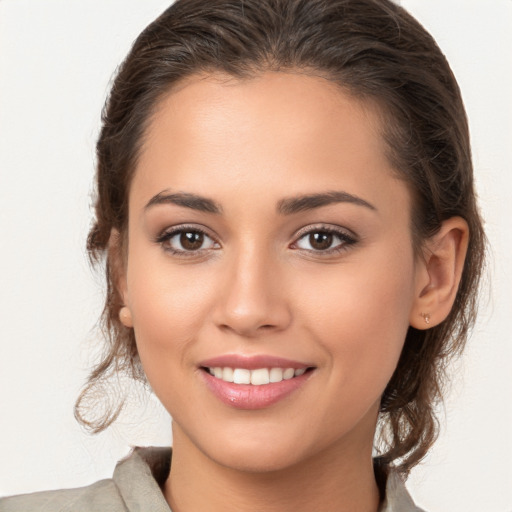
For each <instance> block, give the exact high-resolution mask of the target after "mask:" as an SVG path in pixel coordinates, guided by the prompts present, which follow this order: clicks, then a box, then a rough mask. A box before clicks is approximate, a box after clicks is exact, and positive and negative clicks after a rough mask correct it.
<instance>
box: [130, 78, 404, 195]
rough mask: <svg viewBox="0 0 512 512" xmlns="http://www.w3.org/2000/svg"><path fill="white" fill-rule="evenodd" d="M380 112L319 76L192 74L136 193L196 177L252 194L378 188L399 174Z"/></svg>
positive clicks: (159, 122)
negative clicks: (391, 158)
mask: <svg viewBox="0 0 512 512" xmlns="http://www.w3.org/2000/svg"><path fill="white" fill-rule="evenodd" d="M380 119H381V116H380V115H379V111H378V110H377V108H376V107H375V105H373V104H371V103H369V102H367V101H362V100H360V99H356V98H354V97H353V96H352V95H350V94H348V93H347V92H346V91H344V90H343V89H342V88H341V87H339V86H337V85H336V84H334V83H332V82H331V81H328V80H326V79H325V78H322V77H320V76H311V75H306V74H301V73H283V72H278V73H274V72H267V73H263V74H260V75H258V76H255V77H253V78H250V79H236V78H233V77H228V76H226V75H221V74H215V75H197V76H192V77H189V78H187V79H186V80H184V81H183V82H181V83H180V84H179V86H178V87H176V88H174V89H173V90H172V91H171V92H169V93H168V94H167V95H166V96H165V97H163V98H162V100H161V101H160V103H159V105H158V106H157V109H156V111H155V114H154V116H153V117H152V119H151V121H150V123H149V125H148V128H147V132H146V137H145V142H144V145H143V148H142V151H141V155H140V158H139V163H138V166H137V169H136V174H135V178H134V181H133V184H132V190H131V194H130V195H131V196H132V195H133V194H132V193H133V192H136V193H137V194H136V195H137V196H140V197H146V198H147V199H149V197H151V195H154V194H155V193H158V192H160V191H161V190H163V189H166V188H172V189H174V190H176V189H183V190H185V191H186V189H188V188H190V187H191V188H193V189H194V192H195V193H198V194H201V195H210V194H211V193H212V192H216V193H217V194H218V195H219V197H220V199H222V197H226V198H227V199H229V198H230V194H231V193H236V192H237V191H239V190H240V189H241V187H243V186H247V187H249V188H251V189H252V190H253V192H254V194H253V197H254V198H256V197H267V196H269V195H271V193H272V192H275V194H276V197H277V195H281V196H283V195H295V194H304V193H310V192H317V191H325V190H327V189H337V188H339V187H340V186H342V187H343V188H344V189H349V190H348V191H349V192H350V193H354V194H357V195H362V196H364V195H368V194H369V195H372V194H374V193H377V192H378V191H379V189H380V190H383V187H384V185H385V184H386V183H387V185H389V184H390V182H394V181H396V178H395V172H394V170H393V169H392V167H391V165H390V164H389V162H388V159H387V158H386V146H385V142H384V140H383V137H382V136H381V123H380ZM159 188H160V190H158V189H159ZM314 189H316V190H314ZM258 193H261V194H264V196H261V195H259V196H258Z"/></svg>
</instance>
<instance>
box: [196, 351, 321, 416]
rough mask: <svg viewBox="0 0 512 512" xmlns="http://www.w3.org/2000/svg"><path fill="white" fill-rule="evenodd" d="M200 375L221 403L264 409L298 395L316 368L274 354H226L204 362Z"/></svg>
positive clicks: (244, 407) (234, 406)
mask: <svg viewBox="0 0 512 512" xmlns="http://www.w3.org/2000/svg"><path fill="white" fill-rule="evenodd" d="M199 369H200V370H201V371H200V375H201V376H202V377H203V382H204V383H205V384H206V387H207V388H208V389H209V390H210V391H211V392H212V394H213V395H214V396H216V397H217V398H218V399H219V400H220V401H221V402H223V403H224V404H226V405H229V406H230V407H233V408H236V409H246V410H255V409H264V408H267V407H270V406H271V405H274V404H276V403H278V402H280V401H282V400H283V399H284V398H286V397H289V396H290V395H293V396H297V395H296V391H298V390H300V389H302V388H303V387H304V386H305V385H306V383H307V382H308V381H309V380H310V377H311V375H312V374H313V373H314V371H315V370H316V367H315V366H313V365H310V364H308V363H304V362H298V361H292V360H289V359H283V358H278V357H272V356H263V355H262V356H243V355H233V354H232V355H225V356H220V357H217V358H213V359H209V360H207V361H203V362H202V363H201V364H200V366H199Z"/></svg>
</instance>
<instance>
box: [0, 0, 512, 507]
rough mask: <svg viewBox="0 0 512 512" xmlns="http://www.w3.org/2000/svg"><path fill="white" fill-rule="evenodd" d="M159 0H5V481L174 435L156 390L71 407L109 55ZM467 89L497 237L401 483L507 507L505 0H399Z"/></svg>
mask: <svg viewBox="0 0 512 512" xmlns="http://www.w3.org/2000/svg"><path fill="white" fill-rule="evenodd" d="M167 4H168V2H167V1H164V0H87V1H86V0H45V1H43V2H40V1H36V0H0V241H1V250H0V495H6V494H14V493H21V492H30V491H35V490H40V489H50V488H61V487H72V486H80V485H85V484H89V483H91V482H93V481H95V480H97V479H99V478H104V477H108V476H110V475H111V473H112V469H113V467H114V464H115V461H116V460H117V459H119V458H120V457H122V456H123V455H125V454H126V452H127V451H128V447H129V445H144V444H169V443H170V434H169V430H170V429H169V418H168V417H167V415H166V414H165V413H163V412H162V411H161V409H159V408H158V405H156V403H155V400H154V399H152V398H149V399H146V400H144V399H143V398H141V399H140V400H138V399H137V400H135V399H134V400H132V402H133V405H132V406H131V407H130V410H129V411H128V413H127V414H125V415H123V417H122V418H121V420H120V421H119V422H118V424H117V425H116V426H114V427H113V428H111V429H110V430H109V431H108V432H106V433H104V434H101V435H99V436H96V437H91V436H89V435H88V434H86V433H85V432H84V431H83V430H81V429H80V428H79V426H78V425H77V424H76V422H75V420H74V418H73V413H72V407H73V403H74V400H75V398H76V396H77V394H78V392H79V390H80V386H81V384H82V383H83V382H84V380H85V378H86V374H87V367H88V365H90V364H91V363H92V361H93V358H92V356H91V353H92V350H91V347H94V346H97V345H98V344H99V341H100V340H99V336H98V335H97V333H96V332H95V330H94V329H95V322H96V319H97V317H98V315H99V312H100V310H101V301H102V285H101V282H102V278H101V275H99V276H98V275H96V276H94V274H93V273H91V271H90V269H89V266H88V263H87V258H86V255H85V250H84V245H85V238H86V234H87V231H88V228H89V222H90V217H91V210H90V205H91V191H92V177H93V172H94V143H95V139H96V136H97V131H98V126H99V115H100V111H101V107H102V104H103V101H104V98H105V95H106V91H107V90H108V83H109V80H110V78H111V76H112V73H113V70H114V69H115V67H116V66H117V65H118V64H119V63H120V61H121V60H122V58H123V57H124V55H125V54H126V52H127V50H128V48H129V46H130V44H131V42H132V41H133V39H134V38H135V37H136V35H137V34H138V33H139V32H140V31H141V30H142V28H143V27H144V26H145V25H146V24H147V23H149V22H150V21H151V20H152V19H153V18H154V17H155V16H156V15H157V14H159V13H160V12H161V11H162V10H163V9H164V8H165V7H166V6H167ZM402 5H404V6H405V7H406V8H408V9H409V10H410V11H411V12H412V14H413V15H415V16H416V17H417V18H418V19H419V20H420V21H421V22H422V23H423V24H424V25H425V27H426V28H427V29H428V30H429V31H430V32H431V33H432V34H433V35H434V37H435V38H436V39H437V41H438V43H439V45H440V46H441V48H442V49H443V50H444V52H445V53H446V55H447V57H448V60H449V61H450V62H451V64H452V67H453V69H454V72H455V74H456V76H457V78H458V80H459V83H460V86H461V89H462V92H463V96H464V99H465V102H466V106H467V110H468V114H469V119H470V127H471V131H472V140H473V151H474V160H475V168H476V175H477V186H478V189H479V193H480V204H481V208H482V211H483V214H484V217H485V219H486V227H487V232H488V236H489V239H490V242H491V246H492V254H491V262H490V267H489V276H490V278H489V281H491V285H490V286H489V287H488V289H489V293H488V298H487V299H486V300H485V301H484V303H483V305H482V309H481V317H480V321H479V324H478V325H477V328H476V330H475V333H474V336H473V338H472V339H471V340H470V343H469V346H468V349H467V352H466V354H465V356H464V358H463V359H462V361H461V362H460V363H459V364H458V365H457V366H454V367H453V368H452V370H451V372H452V374H453V375H454V379H455V380H454V384H453V385H452V390H451V392H450V393H449V395H448V397H447V399H446V403H445V407H444V412H443V420H442V423H443V431H442V435H441V437H440V439H439V441H438V443H437V444H436V446H435V448H434V450H433V451H432V453H431V454H430V455H429V457H428V458H427V460H426V461H425V463H424V464H423V465H422V466H421V467H419V468H417V469H416V470H414V472H413V473H412V475H411V477H410V479H409V481H408V486H409V489H410V490H411V493H412V494H413V496H414V498H415V499H416V501H417V502H418V504H419V505H421V506H422V507H424V508H426V509H427V510H429V511H431V512H458V511H464V512H473V511H474V512H511V511H512V469H511V466H510V462H509V460H510V459H511V457H512V343H511V334H510V331H511V329H510V321H511V319H512V298H511V297H512V198H511V190H512V166H511V164H512V1H511V0H428V1H427V0H402Z"/></svg>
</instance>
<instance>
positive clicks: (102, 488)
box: [0, 448, 423, 512]
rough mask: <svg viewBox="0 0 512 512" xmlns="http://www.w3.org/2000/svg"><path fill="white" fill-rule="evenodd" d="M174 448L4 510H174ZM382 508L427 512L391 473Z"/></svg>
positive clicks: (143, 451)
mask: <svg viewBox="0 0 512 512" xmlns="http://www.w3.org/2000/svg"><path fill="white" fill-rule="evenodd" d="M170 461H171V449H170V448H135V450H133V452H132V453H131V454H130V455H129V456H128V457H127V458H126V459H124V460H122V461H121V462H119V463H118V464H117V466H116V469H115V471H114V475H113V477H112V478H111V479H108V480H100V481H99V482H96V483H95V484H92V485H90V486H88V487H81V488H78V489H64V490H59V491H45V492H36V493H33V494H23V495H21V496H13V497H10V498H3V499H0V512H32V511H34V512H36V511H37V512H142V511H148V512H171V509H170V508H169V505H168V504H167V502H166V501H165V498H164V495H163V494H162V490H161V488H160V486H161V485H163V483H164V482H165V480H166V478H167V475H168V474H169V469H170ZM379 512H423V511H422V510H421V509H420V508H418V507H416V506H415V505H414V503H413V501H412V499H411V497H410V496H409V494H408V492H407V490H406V488H405V485H404V483H403V482H402V480H401V479H400V477H399V476H398V474H396V473H391V474H390V475H389V477H388V480H387V483H386V499H385V500H384V503H383V504H382V505H381V507H380V509H379Z"/></svg>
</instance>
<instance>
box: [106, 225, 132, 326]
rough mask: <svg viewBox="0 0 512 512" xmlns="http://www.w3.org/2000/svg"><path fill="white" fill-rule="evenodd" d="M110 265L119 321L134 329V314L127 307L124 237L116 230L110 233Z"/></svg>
mask: <svg viewBox="0 0 512 512" xmlns="http://www.w3.org/2000/svg"><path fill="white" fill-rule="evenodd" d="M108 264H109V271H110V275H111V280H112V284H113V286H114V287H115V296H116V299H117V300H116V303H118V307H119V312H118V314H119V320H120V321H121V323H122V324H123V325H124V326H125V327H133V321H132V314H131V311H130V308H129V306H128V305H127V300H128V290H127V282H126V257H125V254H124V248H123V243H122V235H121V234H120V233H119V231H118V230H117V229H114V228H112V231H111V232H110V238H109V241H108Z"/></svg>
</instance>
